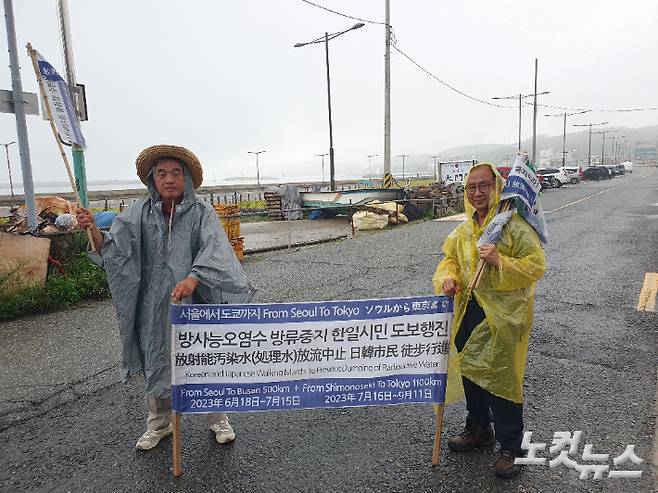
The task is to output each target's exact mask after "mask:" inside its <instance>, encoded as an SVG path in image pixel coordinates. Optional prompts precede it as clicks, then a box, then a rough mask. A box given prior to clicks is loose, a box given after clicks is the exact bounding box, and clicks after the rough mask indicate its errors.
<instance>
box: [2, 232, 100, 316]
mask: <svg viewBox="0 0 658 493" xmlns="http://www.w3.org/2000/svg"><path fill="white" fill-rule="evenodd" d="M83 239H84V240H85V241H86V237H83ZM76 243H78V244H77V245H76V246H79V244H80V243H82V240H81V241H79V242H76ZM83 245H84V244H83ZM82 248H84V246H83V247H82ZM62 268H63V269H64V274H61V273H60V272H59V271H58V270H57V269H51V268H50V267H49V269H48V271H49V272H48V276H47V278H46V282H45V284H44V285H43V286H38V285H34V286H28V287H25V288H22V289H20V290H18V291H15V292H13V293H7V291H6V290H5V289H3V286H4V287H8V286H9V285H11V284H12V283H14V282H15V281H16V276H17V274H16V273H10V274H8V275H7V276H4V277H0V320H11V319H13V318H18V317H22V316H25V315H34V314H37V313H46V312H51V311H55V310H61V309H63V308H67V307H69V306H71V305H73V304H75V303H78V302H79V301H82V300H93V299H104V298H107V297H109V295H110V290H109V288H108V286H107V279H106V277H105V272H104V271H103V270H102V269H100V268H99V267H97V266H96V265H95V264H94V263H93V262H92V261H91V260H89V257H88V256H87V254H86V253H84V251H80V250H77V252H76V253H74V254H72V255H71V256H70V257H69V258H68V259H67V260H66V261H64V262H63V263H62Z"/></svg>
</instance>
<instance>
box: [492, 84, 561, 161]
mask: <svg viewBox="0 0 658 493" xmlns="http://www.w3.org/2000/svg"><path fill="white" fill-rule="evenodd" d="M550 93H551V91H544V92H540V93H537V96H543V95H544V94H550ZM533 96H535V93H532V94H518V95H516V94H515V95H514V96H495V97H493V98H491V99H518V100H519V152H521V100H523V99H525V98H531V97H533Z"/></svg>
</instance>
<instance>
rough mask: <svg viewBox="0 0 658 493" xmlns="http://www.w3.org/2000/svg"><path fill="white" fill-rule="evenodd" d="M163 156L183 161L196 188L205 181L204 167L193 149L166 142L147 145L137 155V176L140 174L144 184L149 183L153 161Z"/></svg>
mask: <svg viewBox="0 0 658 493" xmlns="http://www.w3.org/2000/svg"><path fill="white" fill-rule="evenodd" d="M162 157H171V158H174V159H178V160H180V161H182V162H183V163H184V164H185V166H187V169H188V171H189V172H190V175H191V176H192V184H193V185H194V188H195V189H196V188H199V187H200V186H201V183H202V182H203V168H201V163H200V162H199V158H197V157H196V156H195V155H194V153H193V152H192V151H190V150H188V149H185V148H184V147H179V146H172V145H165V144H161V145H157V146H151V147H147V148H146V149H144V150H143V151H142V152H140V153H139V156H137V161H135V165H136V166H137V176H139V179H140V180H142V183H143V184H144V185H146V184H147V177H148V174H149V171H151V168H152V167H153V163H154V162H155V161H156V159H158V158H162Z"/></svg>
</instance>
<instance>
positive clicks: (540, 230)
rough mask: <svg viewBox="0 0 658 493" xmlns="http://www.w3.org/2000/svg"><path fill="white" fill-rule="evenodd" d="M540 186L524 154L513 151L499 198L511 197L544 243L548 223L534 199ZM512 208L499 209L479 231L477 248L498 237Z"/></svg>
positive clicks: (536, 197) (546, 237)
mask: <svg viewBox="0 0 658 493" xmlns="http://www.w3.org/2000/svg"><path fill="white" fill-rule="evenodd" d="M540 190H541V182H540V181H539V179H538V178H537V175H536V174H535V172H534V171H533V170H532V169H531V168H530V167H529V166H528V165H527V155H522V154H517V156H516V159H515V160H514V164H513V165H512V169H511V171H510V174H509V176H508V177H507V180H506V181H505V186H504V187H503V191H502V193H501V195H500V200H501V203H502V201H503V200H507V199H513V200H515V202H516V210H517V212H518V213H519V215H520V216H521V217H523V219H525V220H526V222H527V223H528V224H529V225H530V226H532V228H533V229H534V230H535V231H536V232H537V235H538V236H539V240H540V241H541V242H542V243H543V244H546V243H548V227H547V225H546V218H545V217H544V209H543V208H542V206H541V202H540V201H539V200H538V197H539V192H540ZM512 214H513V210H511V211H505V212H499V213H498V214H496V215H495V216H494V218H493V219H492V220H491V222H490V223H489V224H488V225H487V227H486V228H485V229H484V231H483V232H482V236H480V238H479V239H478V242H477V246H478V248H479V247H481V246H482V245H484V244H485V243H490V244H492V245H495V244H496V243H498V240H500V235H501V234H502V232H503V227H504V226H505V225H506V224H507V222H508V221H509V220H510V218H511V217H512Z"/></svg>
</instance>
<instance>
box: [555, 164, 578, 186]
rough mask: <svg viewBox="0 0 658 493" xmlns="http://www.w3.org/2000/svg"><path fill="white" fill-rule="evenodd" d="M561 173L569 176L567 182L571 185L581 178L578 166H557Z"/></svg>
mask: <svg viewBox="0 0 658 493" xmlns="http://www.w3.org/2000/svg"><path fill="white" fill-rule="evenodd" d="M558 169H559V170H560V171H562V173H564V174H565V175H567V178H569V183H571V184H572V185H575V184H576V183H578V182H579V181H580V179H581V176H580V168H569V167H566V166H565V167H564V168H558Z"/></svg>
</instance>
